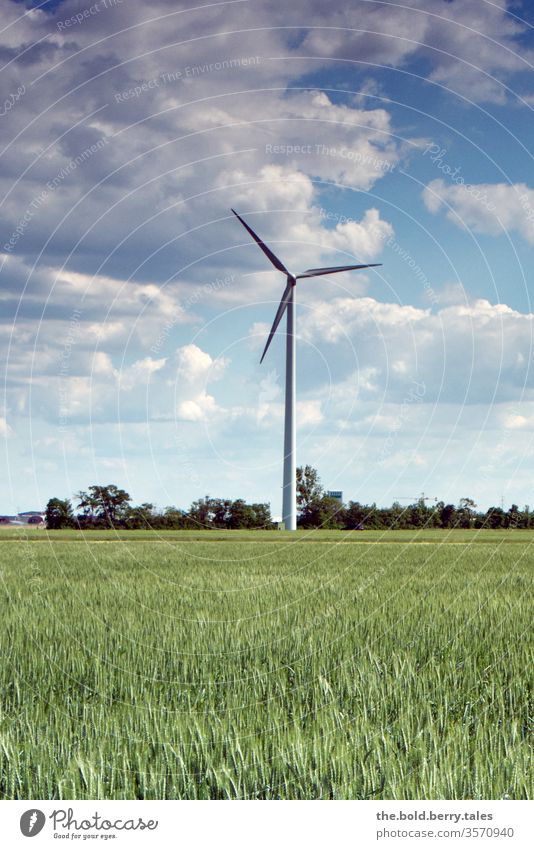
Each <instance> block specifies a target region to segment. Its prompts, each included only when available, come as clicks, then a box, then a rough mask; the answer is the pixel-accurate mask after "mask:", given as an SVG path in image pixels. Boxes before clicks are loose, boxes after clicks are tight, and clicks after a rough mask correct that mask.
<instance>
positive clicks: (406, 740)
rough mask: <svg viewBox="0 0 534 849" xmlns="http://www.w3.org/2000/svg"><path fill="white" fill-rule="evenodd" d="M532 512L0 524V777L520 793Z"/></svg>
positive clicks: (67, 791) (142, 786)
mask: <svg viewBox="0 0 534 849" xmlns="http://www.w3.org/2000/svg"><path fill="white" fill-rule="evenodd" d="M533 552H534V534H533V533H532V532H520V531H511V532H503V533H501V534H499V533H496V532H494V533H492V532H478V533H472V532H437V531H432V532H427V533H425V532H422V533H415V532H397V533H380V532H376V533H373V532H363V533H358V532H353V533H351V534H343V533H341V532H328V533H320V532H307V533H304V532H302V533H301V532H299V533H297V534H296V535H285V534H283V533H277V532H266V533H254V532H253V533H239V532H234V533H232V532H226V533H215V532H213V533H210V532H206V533H202V532H196V533H193V532H190V533H180V532H175V533H167V534H157V533H153V534H151V533H150V532H148V531H147V532H142V531H138V532H135V531H134V532H125V533H122V534H116V533H114V532H94V533H88V534H86V535H85V536H83V535H80V534H77V533H74V532H60V531H59V532H56V533H55V534H54V533H52V532H51V533H49V534H47V533H46V532H43V531H24V530H23V529H22V530H16V531H3V532H2V533H1V534H0V576H1V581H0V598H1V614H2V627H1V630H0V641H1V646H0V649H1V653H2V664H1V669H0V678H1V682H0V689H1V692H2V702H1V709H0V796H1V797H2V798H8V799H26V798H28V799H85V798H87V799H118V798H121V799H136V798H137V799H421V798H422V799H440V798H447V799H485V798H486V799H499V798H512V799H524V798H532V796H533V787H532V771H531V757H532V751H531V746H530V741H529V730H531V729H529V716H530V721H531V717H532V701H531V697H530V698H529V693H530V689H529V688H530V685H531V670H532V644H531V638H530V635H531V624H532V607H531V603H530V600H531V598H532V562H533Z"/></svg>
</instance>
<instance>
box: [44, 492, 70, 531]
mask: <svg viewBox="0 0 534 849" xmlns="http://www.w3.org/2000/svg"><path fill="white" fill-rule="evenodd" d="M45 518H46V527H47V528H48V529H49V530H53V531H55V530H59V529H60V528H72V527H74V513H73V512H72V505H71V503H70V501H69V499H68V498H65V499H61V498H51V499H50V500H49V502H48V504H47V505H46V513H45Z"/></svg>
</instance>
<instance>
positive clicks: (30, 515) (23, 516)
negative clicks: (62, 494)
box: [0, 510, 45, 525]
mask: <svg viewBox="0 0 534 849" xmlns="http://www.w3.org/2000/svg"><path fill="white" fill-rule="evenodd" d="M44 520H45V514H44V513H42V512H41V511H40V510H26V511H25V512H24V513H17V515H16V516H0V525H42V524H44Z"/></svg>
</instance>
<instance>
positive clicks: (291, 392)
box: [232, 209, 382, 531]
mask: <svg viewBox="0 0 534 849" xmlns="http://www.w3.org/2000/svg"><path fill="white" fill-rule="evenodd" d="M232 212H233V213H234V215H235V216H236V218H239V220H240V221H241V224H242V225H243V227H244V228H245V229H246V230H248V232H249V233H250V235H251V236H252V238H253V239H254V241H255V242H256V243H257V244H258V245H259V247H260V248H261V249H262V251H263V253H264V254H265V255H266V256H267V257H268V258H269V259H270V261H271V262H272V264H273V265H274V267H275V268H276V269H278V271H281V272H282V274H285V275H286V288H285V290H284V294H283V295H282V300H281V301H280V304H279V306H278V309H277V311H276V315H275V317H274V321H273V326H272V327H271V331H270V333H269V336H268V338H267V342H266V344H265V348H264V350H263V354H262V355H261V360H260V363H262V362H263V358H264V357H265V354H266V353H267V351H268V349H269V345H270V344H271V340H272V338H273V336H274V334H275V333H276V328H277V327H278V325H279V324H280V322H281V320H282V317H283V315H284V312H285V311H286V310H287V331H286V395H285V422H284V487H283V501H282V519H283V521H284V524H285V529H286V531H295V530H296V529H297V463H296V452H295V448H296V422H295V397H296V387H295V371H296V369H295V366H296V357H295V339H296V336H295V318H296V316H295V288H296V285H297V280H300V279H302V278H303V277H319V276H320V275H322V274H337V273H338V272H339V271H356V270H358V269H360V268H375V267H376V266H378V265H381V264H382V263H380V262H375V263H372V264H370V265H338V266H334V267H333V268H308V270H307V271H303V272H302V274H292V273H291V272H290V271H288V270H287V268H286V267H285V265H284V264H283V263H282V262H281V261H280V260H279V259H278V257H277V256H275V255H274V254H273V252H272V251H271V250H270V249H269V248H268V247H267V245H266V244H265V242H263V241H262V240H261V239H260V237H259V236H257V235H256V233H255V232H254V230H253V229H252V227H249V225H248V224H247V223H246V221H243V219H242V218H241V216H240V215H238V214H237V212H236V211H235V209H232Z"/></svg>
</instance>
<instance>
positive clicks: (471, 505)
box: [458, 498, 476, 528]
mask: <svg viewBox="0 0 534 849" xmlns="http://www.w3.org/2000/svg"><path fill="white" fill-rule="evenodd" d="M475 509H476V504H475V502H474V501H473V499H472V498H460V502H459V504H458V520H459V521H458V524H459V525H460V527H461V528H472V527H473V525H474V523H475Z"/></svg>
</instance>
